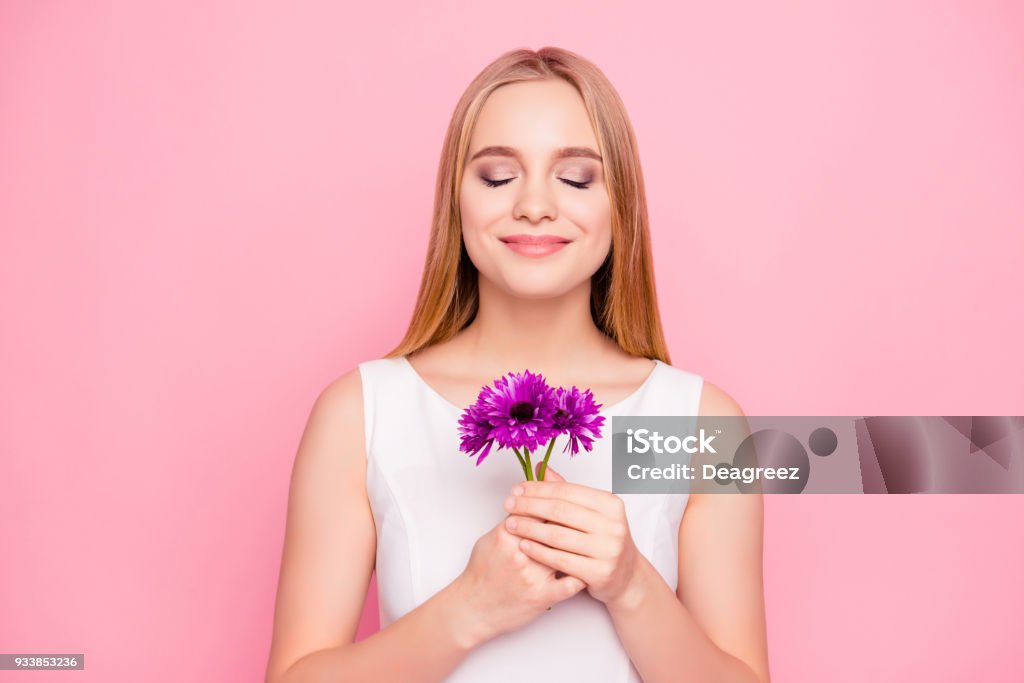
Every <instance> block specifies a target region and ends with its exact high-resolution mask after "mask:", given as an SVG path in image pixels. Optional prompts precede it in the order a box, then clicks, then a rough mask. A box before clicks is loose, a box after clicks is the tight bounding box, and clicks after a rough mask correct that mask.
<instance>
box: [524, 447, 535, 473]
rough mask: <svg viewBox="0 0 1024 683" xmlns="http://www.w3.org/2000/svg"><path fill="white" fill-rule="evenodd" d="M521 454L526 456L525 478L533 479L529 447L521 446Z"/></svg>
mask: <svg viewBox="0 0 1024 683" xmlns="http://www.w3.org/2000/svg"><path fill="white" fill-rule="evenodd" d="M523 455H525V456H526V471H527V473H528V474H527V476H526V480H527V481H533V463H532V462H530V449H529V448H526V447H524V448H523Z"/></svg>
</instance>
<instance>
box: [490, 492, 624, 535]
mask: <svg viewBox="0 0 1024 683" xmlns="http://www.w3.org/2000/svg"><path fill="white" fill-rule="evenodd" d="M505 509H506V510H508V511H509V512H511V513H515V514H517V515H529V516H531V517H537V518H538V519H547V520H550V521H552V522H557V523H559V524H561V525H562V526H567V527H572V528H573V529H578V530H580V531H585V532H587V533H601V532H602V531H604V530H606V529H607V528H608V527H609V524H610V522H611V520H609V519H608V518H606V517H605V516H604V515H602V514H601V513H599V512H595V511H594V510H591V509H590V508H586V507H583V506H582V505H577V504H576V503H573V502H572V501H568V500H564V499H561V498H535V497H533V496H527V495H523V496H509V498H508V499H507V500H506V501H505Z"/></svg>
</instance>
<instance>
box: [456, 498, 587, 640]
mask: <svg viewBox="0 0 1024 683" xmlns="http://www.w3.org/2000/svg"><path fill="white" fill-rule="evenodd" d="M507 519H508V517H505V519H502V520H501V522H500V523H499V524H498V525H497V526H496V527H494V528H493V529H491V530H490V531H488V532H487V533H486V534H484V535H483V536H481V537H480V538H479V539H477V542H476V543H475V544H474V545H473V551H472V553H471V554H470V557H469V562H467V563H466V568H465V569H464V570H463V572H462V573H461V574H459V576H458V577H457V578H456V579H455V581H454V582H453V587H454V589H455V593H456V595H457V596H458V597H459V603H460V605H459V609H460V611H461V614H462V616H463V617H464V618H465V623H466V624H468V628H470V629H471V631H472V633H473V634H474V638H473V640H474V642H483V641H485V640H489V639H490V638H493V637H495V636H498V635H500V634H502V633H505V632H507V631H513V630H515V629H517V628H519V627H521V626H524V625H526V624H528V623H529V622H531V621H533V620H534V619H536V618H537V617H539V616H541V615H542V614H546V613H547V611H548V608H549V607H552V606H553V605H555V604H556V603H559V602H562V601H563V600H567V599H569V598H571V597H572V596H574V595H576V594H577V593H579V592H580V591H581V590H583V589H584V588H586V584H585V583H584V582H583V581H582V580H580V579H578V578H576V577H574V576H568V575H562V576H561V578H557V577H556V576H555V570H554V569H552V568H551V567H549V566H547V565H544V564H541V563H539V562H537V561H536V560H533V559H532V558H530V557H527V555H526V554H525V553H523V551H522V550H520V549H519V542H520V541H521V540H522V538H521V537H519V536H516V535H514V534H512V533H510V532H509V531H508V529H506V528H505V521H506V520H507ZM559 574H561V572H559Z"/></svg>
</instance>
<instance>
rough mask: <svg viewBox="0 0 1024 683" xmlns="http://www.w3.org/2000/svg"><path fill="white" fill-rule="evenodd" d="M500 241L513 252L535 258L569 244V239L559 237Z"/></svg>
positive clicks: (559, 249)
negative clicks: (541, 239) (557, 238)
mask: <svg viewBox="0 0 1024 683" xmlns="http://www.w3.org/2000/svg"><path fill="white" fill-rule="evenodd" d="M501 241H502V243H503V244H504V245H505V246H506V247H508V248H509V249H511V250H512V251H514V252H515V253H517V254H519V255H520V256H529V257H534V258H536V257H539V256H549V255H551V254H554V253H556V252H558V251H561V250H562V248H563V247H565V245H567V244H569V243H570V241H571V240H561V239H559V240H544V241H538V240H527V241H518V240H504V239H503V240H501Z"/></svg>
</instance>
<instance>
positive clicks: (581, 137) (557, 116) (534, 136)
mask: <svg viewBox="0 0 1024 683" xmlns="http://www.w3.org/2000/svg"><path fill="white" fill-rule="evenodd" d="M490 145H508V146H510V147H516V148H519V149H521V150H522V151H523V153H524V154H534V153H536V154H546V153H548V152H549V151H550V150H552V149H555V148H558V147H566V146H580V147H592V148H594V149H597V137H596V136H595V135H594V130H593V128H592V127H591V125H590V117H589V116H588V115H587V108H586V107H585V106H584V104H583V98H582V97H581V96H580V94H579V93H578V92H577V91H576V88H574V87H573V86H572V85H570V84H569V83H566V82H565V81H562V80H559V79H554V80H545V81H526V82H522V83H508V84H506V85H503V86H501V87H499V88H497V89H496V90H495V91H494V92H492V93H491V94H490V95H489V96H488V98H487V100H486V101H485V102H484V105H483V107H482V108H481V109H480V114H479V115H478V117H477V120H476V124H475V125H474V126H473V132H472V135H471V136H470V142H469V153H470V155H472V154H473V153H474V152H475V151H476V150H478V149H480V148H482V147H487V146H490Z"/></svg>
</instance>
